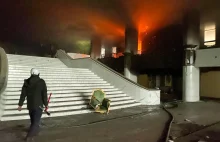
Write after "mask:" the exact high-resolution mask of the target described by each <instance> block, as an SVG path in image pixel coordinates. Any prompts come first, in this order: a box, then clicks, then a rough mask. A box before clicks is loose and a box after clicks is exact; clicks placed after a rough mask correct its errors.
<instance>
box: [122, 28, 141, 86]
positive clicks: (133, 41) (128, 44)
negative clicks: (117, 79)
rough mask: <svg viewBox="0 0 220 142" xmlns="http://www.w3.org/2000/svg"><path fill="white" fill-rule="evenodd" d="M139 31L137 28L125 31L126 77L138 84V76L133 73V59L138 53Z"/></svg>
mask: <svg viewBox="0 0 220 142" xmlns="http://www.w3.org/2000/svg"><path fill="white" fill-rule="evenodd" d="M137 47H138V31H137V30H136V29H135V28H126V29H125V53H124V75H125V77H127V78H128V79H130V80H132V81H134V82H137V74H136V73H134V72H132V71H131V57H132V55H134V54H136V53H137Z"/></svg>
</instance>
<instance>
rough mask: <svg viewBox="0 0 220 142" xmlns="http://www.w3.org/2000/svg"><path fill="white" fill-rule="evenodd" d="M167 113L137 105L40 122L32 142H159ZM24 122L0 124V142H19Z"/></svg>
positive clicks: (24, 127) (23, 134) (23, 132)
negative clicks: (104, 112) (37, 132)
mask: <svg viewBox="0 0 220 142" xmlns="http://www.w3.org/2000/svg"><path fill="white" fill-rule="evenodd" d="M168 120H169V116H168V114H167V113H166V112H165V111H164V110H162V109H159V108H158V107H146V106H139V107H133V108H127V109H122V110H115V111H111V112H110V114H109V115H102V114H96V113H91V114H83V115H76V116H68V117H59V118H49V119H43V121H42V123H43V126H42V131H41V133H40V134H39V136H38V137H36V138H35V141H36V142H50V141H53V142H54V141H55V142H63V141H65V142H73V141H77V142H112V141H114V142H122V141H126V142H146V141H148V142H157V141H158V142H159V141H163V137H162V136H164V128H165V125H166V122H167V121H168ZM28 123H29V122H28V121H13V122H1V123H0V126H1V130H0V137H1V142H12V141H14V142H19V141H21V140H22V138H23V137H24V136H25V134H26V132H25V130H26V129H27V127H28Z"/></svg>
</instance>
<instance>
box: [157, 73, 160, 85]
mask: <svg viewBox="0 0 220 142" xmlns="http://www.w3.org/2000/svg"><path fill="white" fill-rule="evenodd" d="M156 87H157V88H160V75H156Z"/></svg>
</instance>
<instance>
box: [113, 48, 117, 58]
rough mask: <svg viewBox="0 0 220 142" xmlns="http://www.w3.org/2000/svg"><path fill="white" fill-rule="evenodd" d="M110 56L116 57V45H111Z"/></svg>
mask: <svg viewBox="0 0 220 142" xmlns="http://www.w3.org/2000/svg"><path fill="white" fill-rule="evenodd" d="M112 57H114V58H116V57H117V47H112Z"/></svg>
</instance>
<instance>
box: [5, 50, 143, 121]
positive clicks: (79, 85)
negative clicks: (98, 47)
mask: <svg viewBox="0 0 220 142" xmlns="http://www.w3.org/2000/svg"><path fill="white" fill-rule="evenodd" d="M7 56H8V60H9V73H8V82H7V88H6V89H5V92H4V93H3V96H2V100H1V104H4V109H5V110H4V113H3V116H2V117H1V121H10V120H22V119H29V116H28V110H27V109H26V103H27V102H26V100H25V101H24V105H23V110H22V111H20V112H19V111H18V110H17V107H18V101H19V98H20V94H21V88H22V86H23V83H24V79H27V78H29V77H30V70H31V68H33V67H35V68H37V69H38V70H39V71H40V77H41V78H43V79H44V80H45V82H46V84H47V90H48V95H49V94H50V93H52V96H51V100H50V101H51V102H50V103H49V111H50V112H51V116H50V117H58V116H67V115H76V114H83V113H91V112H94V110H93V109H91V107H90V106H89V100H90V98H91V95H92V92H93V90H94V89H102V90H103V91H104V92H105V93H106V97H107V98H109V99H110V100H111V107H110V110H114V109H122V108H127V107H133V106H137V105H141V104H140V103H138V102H136V101H135V100H134V99H133V98H131V97H129V96H127V95H126V94H125V93H123V92H122V91H121V90H120V89H118V88H115V87H114V86H113V84H110V83H108V82H106V81H105V80H103V79H102V78H100V77H99V76H97V75H96V74H94V73H93V72H92V71H90V70H89V69H85V68H68V67H67V66H65V65H64V64H63V63H62V62H61V61H60V60H59V59H56V58H45V57H33V56H22V55H11V54H10V55H7ZM43 117H48V116H47V115H46V114H43Z"/></svg>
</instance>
